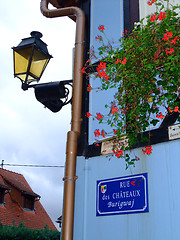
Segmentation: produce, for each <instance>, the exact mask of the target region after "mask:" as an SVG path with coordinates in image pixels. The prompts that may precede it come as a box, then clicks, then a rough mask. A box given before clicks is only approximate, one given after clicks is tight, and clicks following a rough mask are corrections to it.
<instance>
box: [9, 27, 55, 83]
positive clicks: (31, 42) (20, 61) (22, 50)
mask: <svg viewBox="0 0 180 240" xmlns="http://www.w3.org/2000/svg"><path fill="white" fill-rule="evenodd" d="M41 37H42V34H41V33H40V32H37V31H34V32H31V37H29V38H24V39H22V41H21V42H20V44H19V45H18V46H17V47H13V52H14V76H15V77H18V78H19V79H20V80H21V81H22V83H23V84H29V83H31V82H33V81H37V82H38V81H39V80H40V78H41V76H42V74H43V72H44V70H45V68H46V66H47V64H48V62H49V60H50V59H51V58H52V56H51V55H50V54H49V53H48V50H47V45H46V44H45V43H44V42H43V41H42V40H41V39H40V38H41Z"/></svg>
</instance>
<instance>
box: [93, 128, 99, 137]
mask: <svg viewBox="0 0 180 240" xmlns="http://www.w3.org/2000/svg"><path fill="white" fill-rule="evenodd" d="M94 135H95V137H98V136H100V135H101V133H100V132H99V129H96V131H95V132H94Z"/></svg>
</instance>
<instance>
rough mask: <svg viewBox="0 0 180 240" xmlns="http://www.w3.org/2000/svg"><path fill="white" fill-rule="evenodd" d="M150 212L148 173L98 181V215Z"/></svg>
mask: <svg viewBox="0 0 180 240" xmlns="http://www.w3.org/2000/svg"><path fill="white" fill-rule="evenodd" d="M143 212H149V206H148V183H147V173H143V174H138V175H132V176H126V177H120V178H112V179H105V180H99V181H97V202H96V216H105V215H115V214H130V213H143Z"/></svg>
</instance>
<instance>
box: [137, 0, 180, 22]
mask: <svg viewBox="0 0 180 240" xmlns="http://www.w3.org/2000/svg"><path fill="white" fill-rule="evenodd" d="M147 2H148V1H146V0H139V8H140V9H139V13H140V19H142V18H144V17H146V16H147V15H149V14H151V13H153V12H155V11H156V8H155V5H154V4H152V6H149V5H148V4H147ZM170 4H173V5H177V4H180V0H170Z"/></svg>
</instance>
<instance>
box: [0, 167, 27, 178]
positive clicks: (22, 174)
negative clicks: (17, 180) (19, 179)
mask: <svg viewBox="0 0 180 240" xmlns="http://www.w3.org/2000/svg"><path fill="white" fill-rule="evenodd" d="M1 170H2V171H6V172H10V173H15V174H17V175H21V176H23V174H22V173H17V172H13V171H11V170H8V169H4V168H0V171H1Z"/></svg>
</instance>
